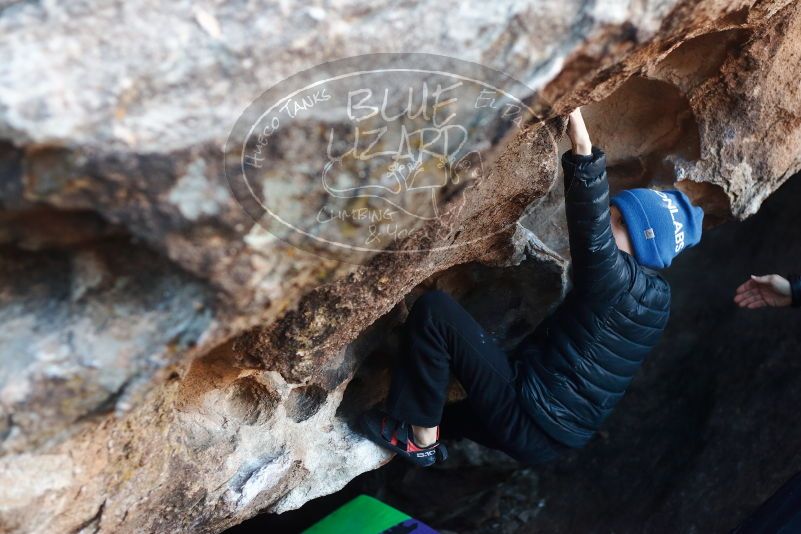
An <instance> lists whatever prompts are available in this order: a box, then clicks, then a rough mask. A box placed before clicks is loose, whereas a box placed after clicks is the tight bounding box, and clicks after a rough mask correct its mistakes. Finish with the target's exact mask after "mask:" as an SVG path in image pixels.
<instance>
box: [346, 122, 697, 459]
mask: <svg viewBox="0 0 801 534" xmlns="http://www.w3.org/2000/svg"><path fill="white" fill-rule="evenodd" d="M567 133H568V136H569V138H570V141H571V143H572V149H571V150H568V151H566V152H565V153H564V154H563V155H562V168H563V170H564V186H565V211H566V215H567V227H568V233H569V241H570V253H571V256H572V280H573V287H572V289H571V290H570V291H569V293H568V294H567V296H566V298H565V299H564V301H563V302H562V303H561V304H560V305H559V306H558V307H557V308H556V310H555V311H554V312H553V313H552V314H551V315H550V316H549V317H547V318H546V319H545V320H544V321H543V322H542V323H541V324H540V325H539V326H538V327H537V328H536V329H535V330H534V332H533V333H532V334H530V335H529V336H528V337H526V338H525V339H524V340H523V341H522V342H521V343H520V345H519V346H518V348H517V349H516V350H515V351H513V352H512V354H511V358H509V357H507V355H506V353H505V352H504V351H503V350H502V349H501V348H500V347H499V346H498V345H496V344H495V343H494V342H493V340H492V339H491V338H490V337H489V336H488V335H487V334H486V333H485V332H484V331H483V330H482V329H481V327H480V326H479V325H478V323H477V322H476V321H475V320H474V319H473V318H472V317H471V316H470V315H469V314H468V312H467V311H466V310H464V309H463V308H462V307H461V306H460V305H459V304H458V303H457V302H456V301H455V300H453V299H452V298H451V297H449V296H448V295H447V294H445V293H443V292H441V291H433V292H428V293H426V294H424V295H423V296H421V297H420V298H419V299H418V300H417V301H416V302H415V303H414V305H413V306H412V309H411V310H410V312H409V317H408V318H407V320H406V323H405V324H404V328H405V330H404V343H405V345H404V347H403V349H404V352H403V353H402V358H401V361H400V362H399V365H398V366H397V368H396V369H395V371H394V374H393V377H392V384H391V386H390V391H389V395H388V398H387V400H386V407H385V411H381V410H378V409H376V408H373V409H371V410H369V411H368V412H366V413H365V414H364V415H363V416H362V418H361V426H362V430H363V432H364V433H365V434H366V435H367V436H368V438H369V439H371V440H373V441H374V442H376V443H378V444H379V445H381V446H383V447H385V448H387V449H389V450H391V451H394V452H396V453H398V454H399V455H400V456H401V457H403V458H404V459H406V460H408V461H411V462H413V463H415V464H417V465H420V466H430V465H433V464H435V463H437V462H438V461H442V460H444V459H445V458H446V457H447V452H446V450H445V447H444V446H443V445H442V444H441V443H440V432H439V429H440V426H441V427H442V429H443V434H442V437H443V438H447V437H449V436H451V435H452V436H463V437H467V438H469V439H472V440H474V441H477V442H479V443H482V444H484V445H487V446H490V447H492V448H495V449H499V450H502V451H504V452H505V453H507V454H508V455H510V456H512V457H513V458H515V459H517V460H518V461H520V462H523V463H526V464H537V463H542V462H546V461H549V460H552V459H554V458H556V457H557V456H559V455H560V454H561V453H562V452H564V451H566V450H568V449H570V448H576V447H581V446H583V445H585V444H586V443H587V442H588V441H589V440H590V438H591V437H592V436H593V434H595V432H596V431H597V430H598V428H599V426H600V425H601V423H602V422H603V421H604V419H605V418H606V417H607V416H608V415H609V414H610V413H611V411H612V409H613V407H614V406H615V405H616V404H617V402H618V401H619V400H620V398H621V397H622V396H623V394H624V392H625V390H626V388H627V386H628V385H629V383H630V382H631V380H632V377H633V376H634V374H635V373H636V372H637V370H638V369H639V367H640V365H641V364H642V362H643V359H644V357H645V356H646V354H648V353H649V352H650V351H651V349H652V348H653V347H654V346H655V345H656V343H657V341H658V340H659V338H660V336H661V334H662V331H663V329H664V328H665V325H666V323H667V320H668V315H669V309H670V288H669V286H668V284H667V282H666V281H665V280H664V278H662V277H661V276H660V275H659V274H658V273H657V272H656V271H657V270H659V269H663V268H665V267H668V266H669V265H670V264H671V261H672V260H673V258H674V257H675V256H677V255H678V254H679V253H680V252H681V251H682V250H685V249H687V248H688V247H691V246H693V245H695V244H696V243H698V242H699V241H700V238H701V223H702V219H703V211H702V210H701V209H700V208H697V207H694V206H693V205H692V204H691V203H690V201H689V199H688V198H687V197H686V196H685V195H684V194H683V193H681V192H679V191H656V190H652V189H631V190H624V191H622V192H620V193H619V194H617V195H616V196H615V197H613V198H612V199H611V206H610V199H609V185H608V182H607V174H606V156H605V154H604V152H603V151H602V150H601V149H600V148H598V147H595V146H593V145H592V144H591V142H590V136H589V133H588V132H587V129H586V127H585V125H584V120H583V118H582V116H581V111H580V110H579V109H577V110H575V111H573V112H572V113H570V115H569V119H568V128H567ZM451 371H452V372H453V373H454V375H455V376H456V378H458V380H459V382H460V383H461V384H462V386H463V387H464V389H465V391H466V392H467V398H466V399H465V400H463V401H460V402H457V403H453V404H449V405H448V406H447V407H445V400H446V398H445V395H446V389H447V385H448V380H449V374H450V372H451Z"/></svg>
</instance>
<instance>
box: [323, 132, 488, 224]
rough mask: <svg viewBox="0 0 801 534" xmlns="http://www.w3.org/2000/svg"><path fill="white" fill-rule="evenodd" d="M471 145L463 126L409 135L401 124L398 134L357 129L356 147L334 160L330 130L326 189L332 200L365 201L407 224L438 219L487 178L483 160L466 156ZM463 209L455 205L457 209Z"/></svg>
mask: <svg viewBox="0 0 801 534" xmlns="http://www.w3.org/2000/svg"><path fill="white" fill-rule="evenodd" d="M467 140H468V131H467V129H466V128H465V127H464V126H462V125H460V124H448V125H445V126H442V127H431V126H423V127H420V128H417V129H415V130H411V131H410V130H409V129H408V128H407V127H406V124H402V125H401V126H400V128H397V129H395V131H394V132H392V131H390V129H389V128H388V127H387V126H386V125H381V126H378V127H375V128H370V129H365V128H363V127H361V125H359V127H357V128H355V130H354V132H353V142H352V144H351V143H348V147H347V149H346V150H345V151H344V152H342V153H339V154H334V151H335V150H334V145H335V133H334V130H333V129H332V130H331V131H330V134H329V142H328V161H327V163H326V164H325V165H324V167H323V169H322V173H321V180H322V186H323V188H324V190H325V191H326V192H327V193H328V194H329V195H330V196H331V197H334V198H338V199H364V201H365V202H367V203H368V204H369V205H370V206H371V207H373V208H376V209H380V208H381V207H386V206H389V207H391V209H392V210H393V211H394V213H395V214H397V215H398V218H399V219H406V220H408V221H409V223H413V222H414V220H415V219H416V220H422V221H430V220H436V219H440V218H441V217H442V216H443V215H444V213H443V212H442V209H441V207H442V205H443V204H444V203H445V202H446V201H448V200H450V199H452V198H453V197H454V196H455V195H456V194H459V193H461V194H462V195H464V192H465V191H466V190H467V189H469V188H471V187H474V186H475V185H476V183H477V182H478V180H480V179H481V178H482V177H483V173H484V169H483V161H482V158H481V154H480V153H479V152H478V151H475V150H474V151H470V152H467V153H464V147H465V146H466V144H467ZM382 204H383V206H382ZM462 205H463V201H462V202H456V203H454V204H453V207H454V208H456V209H459V208H460V207H461V206H462Z"/></svg>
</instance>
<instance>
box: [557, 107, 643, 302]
mask: <svg viewBox="0 0 801 534" xmlns="http://www.w3.org/2000/svg"><path fill="white" fill-rule="evenodd" d="M567 133H568V136H569V137H570V142H571V143H572V145H573V150H570V151H567V152H565V153H564V154H562V168H563V170H564V174H565V212H566V214H567V229H568V233H569V234H570V255H571V257H572V261H573V282H574V285H575V287H576V289H578V290H579V291H585V292H588V293H599V292H603V291H610V292H614V291H616V290H617V289H619V287H620V285H621V284H624V283H626V282H627V280H623V279H621V275H620V273H621V272H628V271H627V270H626V269H622V268H615V267H616V262H618V261H622V260H621V258H620V254H619V252H618V248H617V244H616V243H615V239H614V236H613V234H612V224H611V219H610V212H609V183H608V182H607V177H606V155H605V154H604V153H603V151H602V150H601V149H600V148H598V147H594V146H592V142H591V141H590V135H589V133H588V132H587V128H586V126H585V125H584V120H583V119H582V117H581V111H580V110H578V109H577V110H576V111H574V112H573V113H571V114H570V122H569V123H568V128H567Z"/></svg>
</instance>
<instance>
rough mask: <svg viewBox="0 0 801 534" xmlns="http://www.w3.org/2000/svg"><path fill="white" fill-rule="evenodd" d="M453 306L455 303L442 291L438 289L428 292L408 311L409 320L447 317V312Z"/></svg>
mask: <svg viewBox="0 0 801 534" xmlns="http://www.w3.org/2000/svg"><path fill="white" fill-rule="evenodd" d="M454 305H456V301H455V300H453V297H451V296H450V295H449V294H447V293H445V292H444V291H440V290H439V289H435V290H432V291H428V292H426V293H424V294H423V295H422V296H420V297H419V298H418V299H417V300H416V301H415V302H414V304H413V305H412V309H411V310H410V311H409V319H410V320H414V319H415V318H419V317H429V316H432V315H433V316H437V315H447V310H448V309H449V308H451V307H453V306H454Z"/></svg>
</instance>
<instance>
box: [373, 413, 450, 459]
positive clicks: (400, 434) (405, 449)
mask: <svg viewBox="0 0 801 534" xmlns="http://www.w3.org/2000/svg"><path fill="white" fill-rule="evenodd" d="M360 422H361V426H362V431H363V432H364V434H365V435H366V436H367V438H368V439H369V440H370V441H372V442H374V443H376V444H378V445H380V446H381V447H384V448H385V449H389V450H391V451H392V452H396V453H398V455H399V456H400V457H401V458H403V459H404V460H406V461H408V462H411V463H413V464H415V465H419V466H421V467H429V466H432V465H434V464H435V463H437V462H444V461H445V460H446V459H447V458H448V450H447V449H446V448H445V445H443V444H442V443H440V442H439V428H437V441H435V442H434V443H433V444H432V445H429V446H428V447H420V446H418V445H417V444H416V443H415V442H414V436H413V433H412V428H411V425H408V424H406V423H404V422H403V421H398V420H397V419H395V418H394V417H392V416H391V415H389V414H387V413H384V412H382V411H380V410H377V409H375V408H373V409H372V410H369V411H367V412H366V413H365V414H364V415H362V417H361V421H360Z"/></svg>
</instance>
